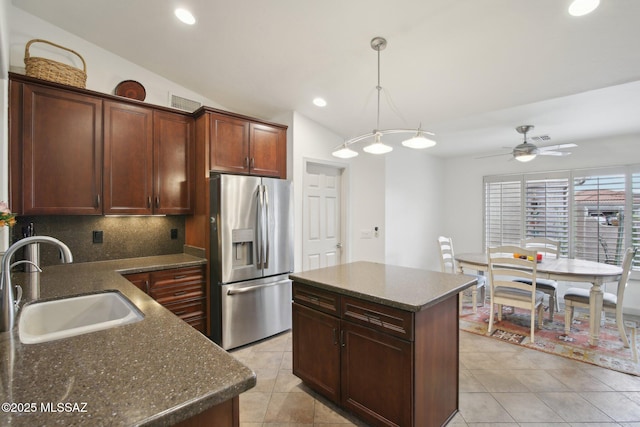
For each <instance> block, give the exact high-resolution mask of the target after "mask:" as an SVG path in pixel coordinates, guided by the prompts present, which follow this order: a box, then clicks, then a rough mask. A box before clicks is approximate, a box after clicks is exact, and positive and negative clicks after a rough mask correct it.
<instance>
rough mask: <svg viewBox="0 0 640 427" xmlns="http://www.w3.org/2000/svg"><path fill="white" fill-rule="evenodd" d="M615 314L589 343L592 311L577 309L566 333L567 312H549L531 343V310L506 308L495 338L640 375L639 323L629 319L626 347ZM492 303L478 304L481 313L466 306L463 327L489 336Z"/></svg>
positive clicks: (494, 332)
mask: <svg viewBox="0 0 640 427" xmlns="http://www.w3.org/2000/svg"><path fill="white" fill-rule="evenodd" d="M610 316H612V315H611V314H607V318H606V320H605V323H604V325H603V326H601V327H600V340H599V343H598V345H597V346H592V345H590V344H589V317H588V313H583V312H582V311H578V310H576V313H575V315H574V319H573V324H572V325H571V333H570V334H569V335H566V334H565V333H564V312H560V313H555V315H554V319H553V322H551V321H550V320H549V313H548V312H546V311H545V313H544V327H543V329H538V328H536V331H535V343H533V344H532V343H531V340H530V336H529V335H530V333H531V327H530V324H529V318H530V317H529V313H528V312H527V311H526V310H521V309H516V311H515V313H513V308H511V307H504V309H503V316H502V321H501V322H498V321H497V319H498V316H497V314H496V315H495V316H494V321H495V323H494V330H493V333H492V334H491V337H492V338H495V339H499V340H503V341H507V342H510V343H513V344H516V345H522V346H524V347H528V348H533V349H536V350H540V351H544V352H547V353H552V354H556V355H558V356H563V357H567V358H569V359H575V360H580V361H582V362H586V363H591V364H593V365H598V366H602V367H604V368H608V369H613V370H616V371H620V372H624V373H628V374H633V375H637V376H640V363H638V353H639V351H638V343H637V340H636V329H637V324H636V322H635V321H630V320H627V321H626V322H625V326H626V330H627V336H628V338H629V345H630V348H624V346H623V345H622V340H621V339H620V334H619V332H618V327H617V326H616V323H615V319H613V318H612V317H610ZM488 325H489V304H485V306H484V307H478V313H477V314H473V313H472V312H471V310H470V308H469V307H468V306H465V307H464V310H463V312H462V315H461V316H460V329H461V330H464V331H467V332H472V333H474V334H478V335H484V336H489V334H488V333H487V330H488Z"/></svg>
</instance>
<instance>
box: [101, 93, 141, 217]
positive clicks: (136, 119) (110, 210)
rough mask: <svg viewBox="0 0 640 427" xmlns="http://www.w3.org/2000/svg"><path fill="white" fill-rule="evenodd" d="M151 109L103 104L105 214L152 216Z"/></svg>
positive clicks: (111, 103)
mask: <svg viewBox="0 0 640 427" xmlns="http://www.w3.org/2000/svg"><path fill="white" fill-rule="evenodd" d="M152 111H153V110H151V109H149V108H144V107H139V106H135V105H129V104H124V103H118V102H111V101H105V102H104V213H105V214H146V215H149V214H151V213H152V191H153V186H152V184H153V151H152V150H153V128H152V126H153V114H152Z"/></svg>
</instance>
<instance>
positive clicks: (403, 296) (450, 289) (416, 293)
mask: <svg viewBox="0 0 640 427" xmlns="http://www.w3.org/2000/svg"><path fill="white" fill-rule="evenodd" d="M289 277H290V278H291V279H292V280H294V281H296V282H299V283H303V284H307V285H310V286H315V287H318V288H323V289H327V290H329V291H334V292H338V293H340V294H343V295H350V296H353V297H357V298H360V299H364V300H367V301H372V302H376V303H379V304H384V305H388V306H390V307H395V308H399V309H402V310H407V311H413V312H417V311H420V310H423V309H425V308H428V307H430V306H432V305H435V304H437V303H438V302H440V301H442V300H444V299H446V298H449V297H450V296H452V295H455V294H457V293H458V292H461V291H463V290H465V289H467V288H468V287H470V286H472V285H475V284H476V282H477V279H476V278H474V277H473V276H467V275H463V274H449V273H440V272H437V271H430V270H421V269H416V268H408V267H399V266H394V265H387V264H378V263H373V262H366V261H359V262H353V263H349V264H340V265H336V266H334V267H326V268H320V269H317V270H310V271H305V272H302V273H293V274H291V275H290V276H289Z"/></svg>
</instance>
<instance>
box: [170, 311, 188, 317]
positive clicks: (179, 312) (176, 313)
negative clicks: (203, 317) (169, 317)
mask: <svg viewBox="0 0 640 427" xmlns="http://www.w3.org/2000/svg"><path fill="white" fill-rule="evenodd" d="M173 313H174V314H175V315H176V316H182V315H183V314H186V313H187V311H186V310H182V311H174V312H173Z"/></svg>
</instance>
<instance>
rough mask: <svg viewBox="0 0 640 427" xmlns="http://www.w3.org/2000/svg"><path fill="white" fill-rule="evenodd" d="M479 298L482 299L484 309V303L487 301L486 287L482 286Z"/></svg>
mask: <svg viewBox="0 0 640 427" xmlns="http://www.w3.org/2000/svg"><path fill="white" fill-rule="evenodd" d="M480 296H481V298H482V306H483V307H484V304H485V301H486V299H487V285H484V286H483V287H482V289H481V290H480Z"/></svg>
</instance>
